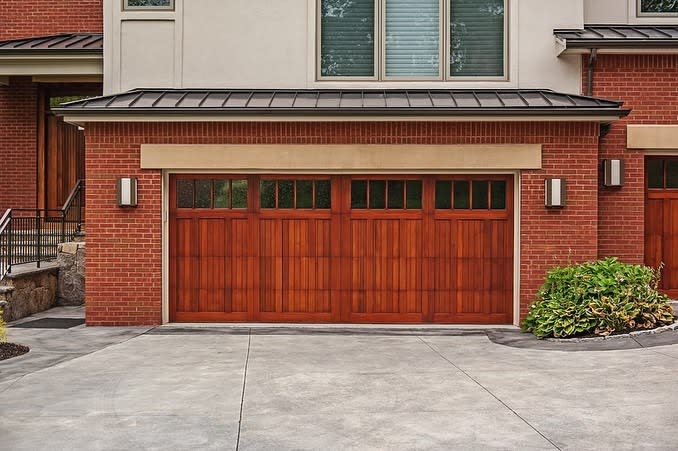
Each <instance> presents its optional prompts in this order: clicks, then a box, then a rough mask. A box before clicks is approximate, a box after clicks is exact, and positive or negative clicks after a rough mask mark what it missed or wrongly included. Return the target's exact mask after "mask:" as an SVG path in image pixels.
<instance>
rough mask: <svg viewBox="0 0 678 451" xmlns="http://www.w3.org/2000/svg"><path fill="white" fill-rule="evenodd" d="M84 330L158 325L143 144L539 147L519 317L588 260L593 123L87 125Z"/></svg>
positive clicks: (153, 204) (152, 205)
mask: <svg viewBox="0 0 678 451" xmlns="http://www.w3.org/2000/svg"><path fill="white" fill-rule="evenodd" d="M86 137H87V151H86V152H87V154H86V167H87V176H88V180H87V183H88V189H87V242H88V255H87V274H86V278H87V282H86V286H87V307H86V308H87V323H88V324H90V325H106V326H122V325H137V324H159V323H160V322H161V293H162V280H161V269H162V262H161V255H162V241H161V236H162V217H161V172H160V171H157V170H141V169H139V165H140V160H139V157H140V155H139V152H140V145H141V144H142V143H149V144H269V143H280V144H353V143H362V144H488V143H490V144H505V143H527V144H543V145H544V153H543V165H544V167H543V170H541V171H539V170H531V171H523V173H522V176H521V177H522V183H521V186H522V190H521V210H522V224H521V242H522V247H521V316H524V314H525V312H526V310H527V306H528V305H529V303H530V302H531V301H532V300H533V299H534V294H535V291H536V289H537V288H538V286H539V285H540V284H541V282H542V280H543V276H544V274H545V272H546V270H547V269H548V268H550V267H552V266H554V265H557V264H564V263H568V262H577V261H583V260H589V259H593V258H595V257H596V254H597V251H596V243H597V240H598V236H597V227H596V224H597V202H598V189H597V177H596V174H597V158H598V157H597V152H598V150H597V144H598V125H597V124H592V123H504V124H502V123H399V122H383V123H185V124H171V123H168V124H158V123H156V124H153V123H146V124H144V123H136V124H132V123H129V124H126V123H115V124H114V123H109V124H106V123H92V124H89V125H88V127H87V129H86ZM121 176H134V177H138V178H139V207H138V208H136V209H133V210H123V209H120V208H117V207H116V205H115V180H116V178H117V177H121ZM547 176H565V177H567V179H568V186H569V188H568V207H567V208H566V209H564V210H547V209H545V208H544V178H545V177H547Z"/></svg>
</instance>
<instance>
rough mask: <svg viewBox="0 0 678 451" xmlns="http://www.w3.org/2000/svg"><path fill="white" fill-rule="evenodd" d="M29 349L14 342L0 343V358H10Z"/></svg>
mask: <svg viewBox="0 0 678 451" xmlns="http://www.w3.org/2000/svg"><path fill="white" fill-rule="evenodd" d="M28 351H30V349H29V348H28V347H27V346H23V345H17V344H14V343H0V360H7V359H11V358H12V357H18V356H20V355H24V354H26V353H27V352H28Z"/></svg>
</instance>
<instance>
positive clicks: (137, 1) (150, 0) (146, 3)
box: [123, 0, 174, 9]
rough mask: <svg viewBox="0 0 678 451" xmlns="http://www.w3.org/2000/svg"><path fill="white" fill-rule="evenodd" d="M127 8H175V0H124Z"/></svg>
mask: <svg viewBox="0 0 678 451" xmlns="http://www.w3.org/2000/svg"><path fill="white" fill-rule="evenodd" d="M123 5H124V7H125V9H174V0H123Z"/></svg>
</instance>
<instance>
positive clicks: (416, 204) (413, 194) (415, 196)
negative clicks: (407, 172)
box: [407, 180, 421, 210]
mask: <svg viewBox="0 0 678 451" xmlns="http://www.w3.org/2000/svg"><path fill="white" fill-rule="evenodd" d="M407 208H408V209H411V210H420V209H421V180H408V181H407Z"/></svg>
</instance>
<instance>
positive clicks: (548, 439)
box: [417, 337, 562, 451]
mask: <svg viewBox="0 0 678 451" xmlns="http://www.w3.org/2000/svg"><path fill="white" fill-rule="evenodd" d="M417 338H418V339H419V340H420V341H421V342H422V343H423V344H424V345H425V346H426V347H427V348H429V349H430V350H431V351H433V352H434V353H435V354H437V355H438V356H439V357H440V358H441V359H443V360H444V361H446V362H447V363H449V364H450V365H452V366H453V367H454V368H455V369H456V370H457V371H459V372H461V373H462V374H463V375H464V376H466V377H467V378H468V379H469V380H471V382H473V383H474V384H476V385H477V386H478V387H480V388H481V389H482V390H484V391H485V392H486V393H487V394H489V395H490V396H492V397H493V398H494V399H496V400H497V402H499V403H500V404H501V405H503V406H504V407H505V408H506V409H508V410H509V411H510V412H511V413H512V414H513V415H515V416H516V417H517V418H518V419H520V421H522V422H523V423H525V424H526V425H527V426H529V427H530V429H532V430H533V431H534V432H536V433H537V434H539V435H540V436H541V437H542V438H543V439H544V440H546V441H547V442H549V444H551V446H553V448H554V449H557V450H558V451H562V449H561V448H560V447H559V446H558V445H556V444H555V443H554V442H553V441H552V440H551V439H550V438H548V437H547V436H546V435H544V434H543V433H542V432H541V431H540V430H539V429H537V428H536V427H535V426H534V425H532V424H531V423H530V422H529V421H527V420H526V419H525V418H523V417H522V416H521V415H520V414H519V413H518V412H516V411H515V410H514V409H512V408H511V407H510V406H509V405H508V404H506V403H505V402H504V401H503V400H502V399H501V398H500V397H499V396H497V395H495V394H494V393H493V392H492V391H491V390H490V389H489V388H487V387H485V386H484V385H483V384H481V383H480V381H478V380H477V379H476V378H474V377H473V376H471V375H470V374H469V373H468V372H466V371H465V370H464V369H463V368H461V367H459V366H458V365H457V364H455V363H454V362H453V361H451V360H450V359H448V358H447V357H445V356H444V355H443V354H441V353H440V351H438V350H437V349H436V348H434V347H433V346H432V345H431V344H430V343H427V342H426V341H425V340H424V339H423V338H421V337H417Z"/></svg>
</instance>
